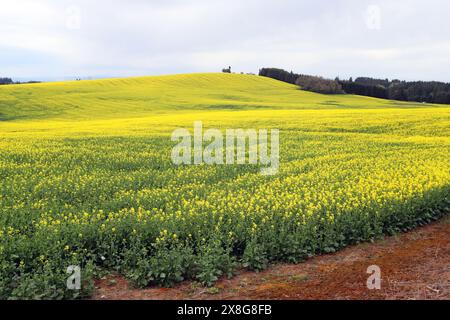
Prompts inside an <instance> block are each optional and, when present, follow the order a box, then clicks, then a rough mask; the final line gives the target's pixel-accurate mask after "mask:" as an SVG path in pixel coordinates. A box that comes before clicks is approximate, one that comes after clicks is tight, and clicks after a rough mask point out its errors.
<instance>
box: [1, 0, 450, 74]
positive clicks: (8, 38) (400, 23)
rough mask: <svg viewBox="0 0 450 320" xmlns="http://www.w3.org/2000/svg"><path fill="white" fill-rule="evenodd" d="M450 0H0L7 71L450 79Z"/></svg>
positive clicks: (3, 62) (3, 65)
mask: <svg viewBox="0 0 450 320" xmlns="http://www.w3.org/2000/svg"><path fill="white" fill-rule="evenodd" d="M449 17H450V1H448V0H427V1H423V0H395V1H393V0H373V1H366V0H333V1H330V0H317V1H310V0H308V1H306V0H267V1H264V0H183V1H182V0H147V1H144V0H127V1H126V0H95V1H92V0H73V1H67V0H0V77H1V76H9V77H13V78H14V79H20V80H25V79H37V80H56V79H71V78H74V77H82V78H87V77H109V76H119V77H122V76H135V75H156V74H169V73H189V72H216V71H220V70H221V69H222V68H223V67H226V66H229V65H231V66H232V67H233V70H234V71H236V72H241V71H242V72H255V73H256V72H258V70H259V68H261V67H280V68H284V69H288V70H293V71H295V72H299V73H307V74H314V75H323V76H326V77H333V78H334V77H336V76H340V77H341V78H347V77H350V76H353V77H356V76H373V77H381V78H386V77H388V78H400V79H405V80H441V81H446V82H450V18H449Z"/></svg>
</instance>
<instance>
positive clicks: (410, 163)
mask: <svg viewBox="0 0 450 320" xmlns="http://www.w3.org/2000/svg"><path fill="white" fill-rule="evenodd" d="M195 121H202V122H203V124H204V126H205V127H206V128H218V129H224V130H225V129H227V128H244V129H245V128H254V129H279V130H280V168H279V173H278V174H276V175H273V176H263V175H261V174H259V169H260V168H259V167H258V166H255V165H250V164H247V165H223V166H221V165H214V166H208V165H192V166H187V165H183V166H175V165H174V164H173V163H172V161H171V158H170V155H171V150H172V148H173V147H174V143H173V142H172V141H171V133H172V132H173V130H175V129H177V128H188V129H190V128H191V129H192V126H193V123H194V122H195ZM449 128H450V107H449V106H442V105H441V106H436V105H427V104H418V103H403V102H394V101H387V100H378V99H374V98H368V97H359V96H350V95H336V96H330V95H320V94H314V93H309V92H304V91H301V90H298V89H297V88H296V87H295V86H291V85H288V84H285V83H281V82H277V81H275V80H272V79H266V78H261V77H257V76H247V75H225V74H193V75H177V76H162V77H147V78H129V79H108V80H95V81H80V82H63V83H48V84H30V85H12V86H3V87H0V151H1V152H0V190H1V192H0V298H2V299H8V298H50V299H59V298H80V297H86V296H88V295H89V294H90V293H91V291H92V279H93V278H94V277H99V276H101V275H102V274H104V273H105V272H111V271H116V272H119V273H121V274H123V275H124V276H126V277H127V278H128V279H130V280H131V281H132V282H133V283H134V284H135V285H137V286H141V287H145V286H148V285H163V286H171V285H173V284H175V283H177V282H180V281H183V280H194V281H198V282H200V283H202V284H204V285H212V284H213V283H214V282H215V281H216V280H217V279H218V278H219V277H222V276H231V275H232V274H233V271H234V270H236V268H239V267H245V268H248V269H251V270H261V269H264V268H265V267H267V265H268V264H269V263H272V262H278V261H283V262H293V263H298V262H301V261H303V260H305V259H307V258H308V257H311V256H313V255H317V254H321V253H330V252H334V251H336V250H339V249H341V248H343V247H345V246H347V245H350V244H355V243H360V242H364V241H372V240H375V239H378V238H380V237H382V236H384V235H388V234H395V233H398V232H404V231H408V230H411V229H412V228H414V227H417V226H419V225H423V224H426V223H429V222H431V221H433V220H436V219H438V218H440V217H442V216H444V215H446V214H448V212H449V211H450V209H449V207H450V197H449V190H450V184H449V178H450V171H449V167H450V166H449V158H450V131H449ZM74 265H75V266H80V267H81V270H82V281H83V286H82V290H81V291H72V290H69V289H68V288H67V287H66V279H67V277H68V274H67V268H68V267H69V266H74Z"/></svg>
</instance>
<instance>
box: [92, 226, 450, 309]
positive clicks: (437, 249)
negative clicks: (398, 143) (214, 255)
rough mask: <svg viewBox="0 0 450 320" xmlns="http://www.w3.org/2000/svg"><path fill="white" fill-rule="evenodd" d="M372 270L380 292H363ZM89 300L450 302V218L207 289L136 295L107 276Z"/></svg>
mask: <svg viewBox="0 0 450 320" xmlns="http://www.w3.org/2000/svg"><path fill="white" fill-rule="evenodd" d="M371 265H378V266H379V267H380V268H381V272H382V289H381V290H368V289H367V286H366V281H367V279H368V277H369V274H367V273H366V272H367V268H368V267H369V266H371ZM94 299H99V300H127V299H132V300H142V299H145V300H153V299H157V300H165V299H168V300H174V299H186V300H190V299H195V300H197V299H198V300H208V299H214V300H217V299H220V300H247V299H251V300H253V299H255V300H259V299H268V300H305V299H306V300H308V299H327V300H329V299H358V300H360V299H362V300H368V299H389V300H393V299H442V300H450V218H447V219H445V220H443V221H440V222H438V223H435V224H432V225H429V226H426V227H423V228H420V229H417V230H415V231H412V232H410V233H407V234H402V235H399V236H395V237H390V238H386V239H385V240H382V241H379V242H376V243H373V244H361V245H358V246H354V247H349V248H347V249H344V250H342V251H340V252H338V253H336V254H331V255H325V256H319V257H315V258H312V259H310V260H308V261H307V262H305V263H301V264H298V265H287V264H278V265H274V266H272V267H271V268H269V269H268V270H266V271H264V272H260V273H253V272H246V271H239V272H237V275H236V276H235V277H234V278H232V279H223V280H221V281H219V282H218V283H217V285H216V287H214V288H210V289H207V288H204V287H202V286H199V285H196V284H195V283H190V282H187V283H183V284H180V285H178V286H177V287H175V288H172V289H163V288H149V289H145V290H139V289H133V288H131V287H130V286H129V285H128V283H127V281H126V280H124V279H123V278H121V277H118V276H110V277H108V278H106V279H103V280H99V281H97V282H96V291H95V294H94Z"/></svg>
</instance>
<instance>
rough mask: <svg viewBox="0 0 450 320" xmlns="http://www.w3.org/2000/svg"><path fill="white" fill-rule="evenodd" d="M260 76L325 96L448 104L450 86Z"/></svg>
mask: <svg viewBox="0 0 450 320" xmlns="http://www.w3.org/2000/svg"><path fill="white" fill-rule="evenodd" d="M259 75H260V76H264V77H269V78H273V79H276V80H280V81H284V82H287V83H291V84H296V85H299V86H300V87H301V88H302V89H304V90H308V91H313V92H318V93H325V94H339V93H347V94H357V95H362V96H369V97H375V98H382V99H391V100H400V101H415V102H426V103H444V104H450V83H444V82H438V81H409V82H408V81H400V80H389V79H374V78H369V77H360V78H356V79H355V80H353V79H352V78H350V79H349V80H340V79H339V78H336V79H334V80H331V79H325V78H322V77H317V76H309V75H302V74H296V73H293V72H292V71H291V72H288V71H286V70H283V69H277V68H263V69H261V70H260V72H259Z"/></svg>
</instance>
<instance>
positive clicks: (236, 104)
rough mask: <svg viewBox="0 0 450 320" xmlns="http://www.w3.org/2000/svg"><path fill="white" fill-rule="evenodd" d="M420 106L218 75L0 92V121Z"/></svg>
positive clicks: (41, 86) (13, 87)
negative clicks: (330, 93)
mask: <svg viewBox="0 0 450 320" xmlns="http://www.w3.org/2000/svg"><path fill="white" fill-rule="evenodd" d="M422 106H423V105H421V104H417V103H402V102H396V101H388V100H381V99H375V98H369V97H362V96H353V95H321V94H316V93H311V92H306V91H302V90H299V89H298V88H297V87H296V86H294V85H289V84H286V83H283V82H279V81H276V80H273V79H269V78H264V77H259V76H251V75H240V74H222V73H211V74H186V75H170V76H155V77H139V78H125V79H104V80H92V81H69V82H56V83H42V84H28V85H11V86H2V87H0V121H2V120H3V121H10V120H26V119H64V120H79V119H110V118H123V117H136V116H142V115H154V114H164V113H173V112H174V111H177V110H182V111H195V110H218V109H222V110H242V109H255V108H270V109H305V108H312V109H317V108H343V107H345V108H349V107H350V108H351V107H356V108H373V107H422ZM426 106H429V105H426Z"/></svg>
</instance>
